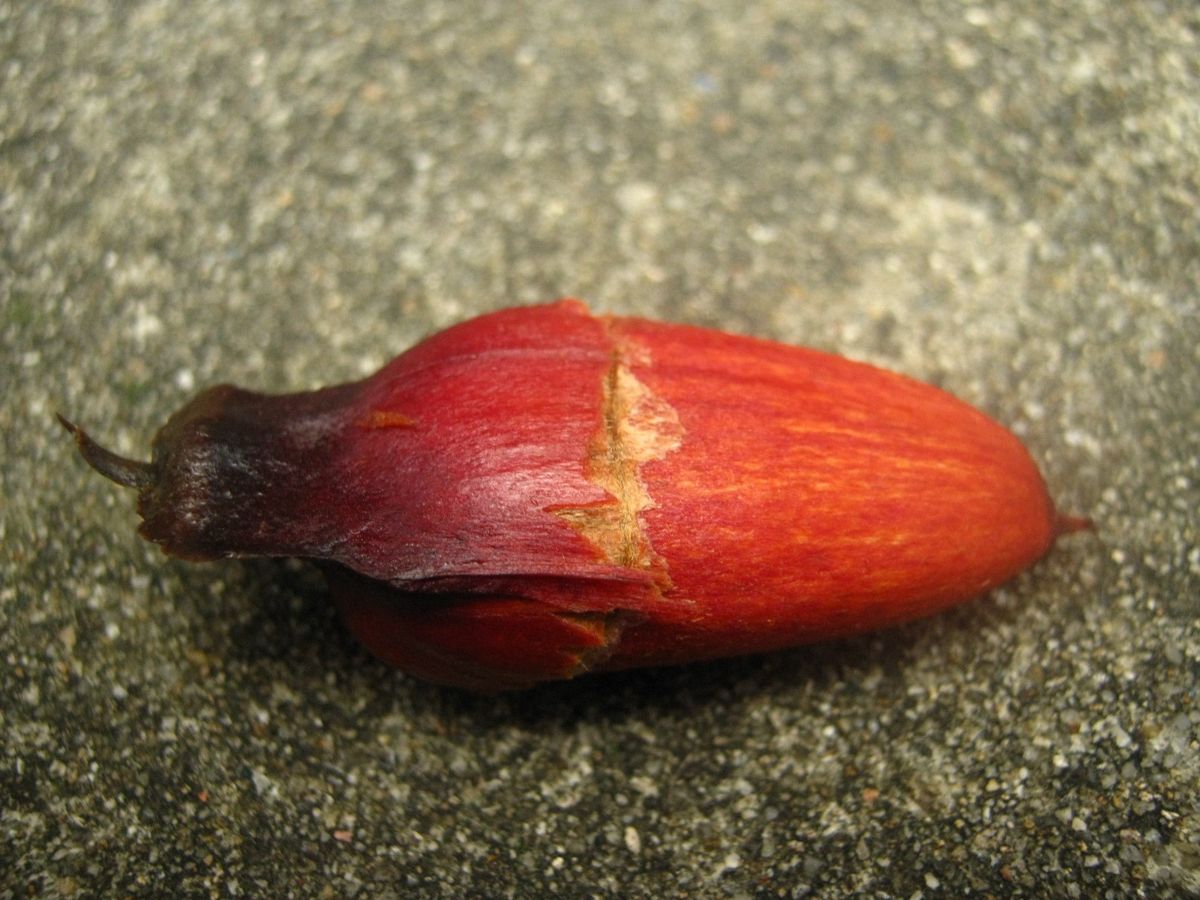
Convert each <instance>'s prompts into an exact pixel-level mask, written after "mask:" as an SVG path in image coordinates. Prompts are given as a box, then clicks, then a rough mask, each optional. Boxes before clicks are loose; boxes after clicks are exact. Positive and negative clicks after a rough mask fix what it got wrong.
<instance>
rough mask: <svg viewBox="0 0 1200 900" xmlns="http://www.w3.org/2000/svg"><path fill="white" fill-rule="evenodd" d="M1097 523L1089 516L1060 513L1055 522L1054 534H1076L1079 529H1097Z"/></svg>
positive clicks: (1057, 535) (1056, 535)
mask: <svg viewBox="0 0 1200 900" xmlns="http://www.w3.org/2000/svg"><path fill="white" fill-rule="evenodd" d="M1095 530H1096V523H1095V522H1093V521H1092V520H1091V519H1089V518H1088V517H1087V516H1064V515H1059V516H1058V518H1057V519H1056V520H1055V522H1054V536H1055V537H1059V536H1061V535H1064V534H1074V533H1075V532H1077V531H1095Z"/></svg>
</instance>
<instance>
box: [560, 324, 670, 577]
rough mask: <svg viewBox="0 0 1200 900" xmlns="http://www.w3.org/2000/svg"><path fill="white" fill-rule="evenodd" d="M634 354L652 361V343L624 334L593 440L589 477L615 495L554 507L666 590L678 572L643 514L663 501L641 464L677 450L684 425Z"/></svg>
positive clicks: (603, 550) (606, 554)
mask: <svg viewBox="0 0 1200 900" xmlns="http://www.w3.org/2000/svg"><path fill="white" fill-rule="evenodd" d="M631 360H636V361H637V362H638V363H639V364H641V363H644V362H648V354H647V351H646V350H645V349H644V348H641V347H637V346H634V345H632V344H631V343H630V342H628V341H618V342H617V345H616V347H615V349H614V350H613V358H612V365H611V366H610V367H609V369H608V371H607V373H606V375H605V378H604V384H603V386H602V390H603V401H602V402H603V407H602V408H603V413H604V415H603V423H602V426H601V427H600V428H599V429H597V431H596V433H595V434H594V435H593V437H592V439H591V441H590V442H589V444H588V458H587V475H588V479H589V480H590V481H592V482H593V483H594V484H596V485H599V486H600V487H602V488H604V490H605V491H607V492H608V494H609V495H610V498H611V499H608V500H603V501H600V502H598V503H593V504H589V505H587V506H571V507H560V508H557V509H554V510H553V512H554V514H555V515H557V516H559V517H560V518H561V519H563V520H564V521H566V522H567V523H568V524H570V525H571V526H572V527H573V528H575V530H576V531H578V532H579V533H580V534H581V535H582V536H583V537H584V538H586V539H587V541H588V542H589V543H590V544H592V546H594V547H595V548H596V549H597V550H598V551H599V553H600V554H601V556H602V557H603V558H604V559H605V560H606V561H607V562H610V563H613V564H614V565H619V566H624V567H627V568H631V569H640V570H643V571H648V572H650V573H651V574H652V575H653V577H654V583H655V585H656V587H657V588H658V589H659V590H660V591H662V590H665V589H666V588H667V587H669V586H670V579H669V577H668V575H667V565H666V561H665V560H664V559H662V557H660V556H659V555H658V554H657V553H655V552H654V548H653V547H652V546H651V545H650V541H649V539H648V538H647V537H646V533H645V528H644V525H643V522H642V520H641V514H642V513H643V512H644V511H645V510H648V509H653V508H654V505H655V504H654V500H653V498H651V496H650V492H649V491H648V490H647V489H646V484H645V482H644V481H643V480H642V474H641V468H642V466H643V465H644V464H645V463H647V462H650V461H652V460H657V459H662V458H663V457H665V456H666V455H667V454H668V453H671V452H672V451H674V450H677V449H678V448H679V447H680V445H681V444H682V442H683V436H684V429H683V426H682V425H681V424H680V422H679V416H678V414H676V412H675V410H674V408H673V407H672V406H671V405H670V404H669V403H667V401H665V400H664V399H662V398H661V397H659V396H657V395H656V394H654V393H653V392H652V391H651V390H650V389H649V388H648V387H646V385H645V384H643V383H642V382H641V381H640V380H639V379H638V378H637V376H636V375H634V374H633V370H632V369H631V368H630V361H631Z"/></svg>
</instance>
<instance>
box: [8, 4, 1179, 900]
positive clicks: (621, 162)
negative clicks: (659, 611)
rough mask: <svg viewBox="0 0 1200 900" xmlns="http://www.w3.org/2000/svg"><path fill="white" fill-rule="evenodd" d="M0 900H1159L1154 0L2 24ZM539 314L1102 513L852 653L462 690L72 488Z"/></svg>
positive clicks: (1162, 447)
mask: <svg viewBox="0 0 1200 900" xmlns="http://www.w3.org/2000/svg"><path fill="white" fill-rule="evenodd" d="M0 41H2V44H0V46H2V50H0V241H2V253H3V256H2V258H0V304H2V307H0V316H2V318H0V382H2V384H3V387H2V389H0V395H2V399H0V440H2V441H3V457H2V459H0V477H2V479H3V495H2V500H0V502H2V504H3V506H2V507H0V517H2V518H0V542H2V543H0V621H2V628H0V733H2V735H3V738H2V744H0V897H27V896H41V897H59V896H64V897H69V896H77V895H78V896H97V895H99V896H124V895H151V894H157V893H159V892H160V891H161V889H162V887H163V886H164V885H166V886H170V887H171V888H172V889H173V890H174V891H176V892H178V893H179V894H180V895H189V896H205V895H209V896H221V897H224V896H240V895H244V896H261V895H272V896H329V897H344V896H355V895H357V896H371V897H376V896H383V897H386V896H395V897H400V896H405V897H407V896H438V895H441V896H462V895H467V894H469V895H473V896H483V895H487V896H517V897H534V896H539V895H544V894H548V893H550V892H555V893H557V894H559V895H562V896H585V895H596V896H631V897H651V896H653V897H660V896H715V897H721V896H764V897H768V896H820V897H836V896H841V895H844V894H847V893H850V892H856V893H859V894H860V895H863V896H878V897H885V896H886V897H901V898H911V897H939V896H946V897H961V896H968V895H970V896H986V895H992V896H1009V895H1012V896H1028V897H1034V896H1055V897H1125V896H1172V895H1180V894H1183V895H1186V894H1189V893H1190V894H1192V895H1196V894H1198V893H1200V753H1198V752H1197V751H1198V737H1200V704H1198V703H1197V676H1198V673H1200V632H1198V629H1197V621H1198V613H1200V599H1198V598H1200V537H1198V527H1197V512H1196V511H1197V508H1198V507H1200V473H1198V465H1197V464H1198V461H1200V437H1198V436H1200V412H1198V409H1200V403H1198V400H1200V359H1198V355H1197V349H1196V346H1197V335H1198V334H1200V327H1198V325H1200V323H1198V312H1200V300H1198V291H1200V289H1198V287H1197V286H1198V285H1200V213H1198V210H1200V176H1198V173H1200V99H1198V98H1200V47H1197V43H1198V41H1200V17H1198V14H1197V12H1196V7H1195V6H1194V4H1191V3H1185V2H1180V3H1165V2H1164V3H1151V2H1147V3H1138V4H1119V3H1101V2H1087V0H1083V2H1078V0H1070V2H1068V0H1051V2H1046V0H996V2H989V3H981V4H979V5H975V6H971V5H962V4H959V3H956V2H950V0H944V2H943V0H928V2H918V3H908V2H897V3H833V4H826V3H816V2H777V3H772V2H751V3H747V2H744V0H705V2H689V3H684V2H659V3H627V2H614V3H598V2H597V3H574V2H569V0H543V2H536V3H533V2H529V3H524V2H512V3H478V4H475V3H450V2H424V3H420V2H405V3H393V4H375V3H366V2H339V3H332V2H330V3H324V2H318V0H301V2H295V3H272V4H265V3H257V2H250V0H234V2H228V3H184V2H146V3H119V4H117V3H114V4H104V3H58V4H50V3H6V2H0ZM562 294H575V295H579V296H583V297H586V298H588V299H589V300H590V301H591V302H592V303H593V305H594V306H595V307H596V308H598V309H601V310H605V311H620V312H631V313H638V314H644V315H652V316H658V317H664V318H670V319H676V320H682V321H689V322H694V323H701V324H712V325H719V326H722V327H725V328H729V329H733V330H741V331H746V332H752V333H755V334H759V335H763V336H768V337H775V338H779V339H783V340H787V341H792V342H804V343H808V344H812V345H816V346H820V347H824V348H829V349H835V350H839V351H842V352H845V353H847V354H849V355H852V356H855V357H858V358H862V359H867V360H871V361H873V362H877V363H880V364H884V365H887V366H890V367H892V368H895V369H899V370H902V371H904V372H907V373H910V374H912V375H915V376H918V377H921V378H925V379H928V380H932V381H934V382H937V383H939V384H941V385H943V386H945V387H947V388H949V389H950V390H952V391H954V392H956V393H958V394H959V395H961V396H963V397H964V398H966V399H968V400H970V401H972V402H974V403H976V404H978V405H980V406H981V407H983V408H984V409H986V410H988V411H989V412H991V413H992V414H994V415H995V416H997V417H998V418H999V419H1001V420H1002V421H1004V422H1006V423H1008V424H1010V425H1011V426H1012V427H1013V428H1014V429H1016V430H1017V432H1018V433H1019V434H1021V436H1022V437H1023V438H1024V439H1025V440H1026V441H1027V443H1028V445H1029V447H1030V448H1031V450H1032V452H1033V454H1034V455H1035V457H1036V458H1037V459H1038V460H1039V462H1040V463H1041V464H1042V466H1043V468H1044V471H1045V473H1046V476H1047V479H1048V481H1049V483H1050V484H1051V485H1052V488H1053V491H1054V493H1055V495H1056V496H1057V498H1058V499H1059V501H1060V503H1061V505H1062V506H1064V507H1065V508H1067V509H1069V510H1073V511H1079V512H1083V513H1088V514H1090V515H1092V516H1094V517H1095V519H1096V520H1097V522H1098V523H1099V532H1098V534H1097V535H1094V536H1082V537H1075V538H1072V539H1071V540H1069V541H1065V542H1063V543H1062V544H1061V545H1060V547H1059V548H1058V549H1057V550H1055V552H1054V553H1053V554H1052V555H1051V556H1050V557H1049V558H1048V559H1047V560H1046V561H1044V562H1043V563H1042V564H1040V565H1039V566H1037V567H1036V568H1035V569H1033V570H1032V571H1031V572H1029V573H1027V574H1026V575H1024V576H1022V577H1021V578H1019V579H1018V580H1017V581H1016V582H1014V583H1013V584H1011V585H1009V586H1008V587H1006V588H1004V589H1003V590H1000V591H997V592H996V593H994V594H993V595H991V596H990V597H987V598H985V599H983V600H981V601H979V602H976V603H973V604H971V605H968V606H966V607H963V608H961V609H960V610H958V611H956V612H954V613H952V614H949V615H945V616H942V617H940V618H937V619H935V620H933V621H928V622H924V623H919V624H916V625H913V626H909V627H906V628H903V629H900V630H897V631H894V632H890V633H886V634H880V635H875V636H870V637H867V638H863V639H860V640H855V641H849V642H843V643H838V644H833V645H828V646H821V647H817V648H810V649H800V650H796V651H794V652H788V653H782V654H777V655H774V656H771V657H768V658H758V659H746V660H738V661H730V662H723V663H717V664H712V665H705V666H693V667H689V668H686V669H679V670H671V671H657V672H643V673H633V674H629V675H623V676H616V677H605V678H597V679H591V680H586V679H585V680H583V681H580V682H577V683H573V684H567V685H562V686H554V687H551V688H546V689H541V690H537V691H534V692H532V693H528V694H523V695H517V696H506V697H503V698H501V699H498V700H497V699H477V698H473V697H469V696H463V695H461V694H458V693H455V692H453V691H448V690H441V689H437V688H431V687H429V686H426V685H424V684H420V683H417V682H414V681H412V680H410V679H408V678H406V677H404V676H402V675H398V674H396V673H394V672H391V671H389V670H387V669H385V668H383V667H382V666H380V665H378V664H376V663H374V662H373V661H371V660H370V659H369V658H367V657H366V656H365V655H364V654H363V653H362V652H360V651H359V650H357V649H356V648H355V647H354V646H353V645H352V644H351V642H350V641H349V640H348V638H347V637H346V636H345V635H344V634H343V633H342V631H341V630H340V628H339V625H338V622H337V620H336V617H335V615H334V614H333V613H332V612H331V610H330V609H329V607H328V605H327V602H326V594H325V592H324V589H323V587H322V585H321V583H320V581H319V579H318V578H317V577H316V576H315V575H314V574H313V573H312V572H310V571H309V570H308V569H306V568H304V567H301V566H299V565H289V564H278V563H250V564H244V563H236V562H230V563H227V564H212V565H206V566H200V567H189V566H187V565H185V564H181V563H176V562H172V561H168V560H166V559H164V558H162V557H161V556H160V554H159V553H158V552H157V551H156V550H155V549H154V548H152V547H150V546H147V545H145V544H143V543H141V542H140V541H139V540H138V539H137V538H136V536H135V535H134V525H135V521H136V517H135V515H134V512H133V509H132V497H130V496H129V495H127V494H126V493H124V492H120V491H118V489H116V488H115V487H112V486H109V485H107V484H106V483H104V482H102V481H101V480H99V479H98V478H96V477H94V476H91V475H89V473H87V472H86V471H85V470H84V469H83V467H82V465H81V464H80V463H79V461H78V460H77V459H75V458H74V456H73V454H72V449H71V447H70V444H69V441H68V440H67V439H66V438H65V436H64V435H63V434H62V433H61V432H60V431H59V430H58V429H57V426H55V425H54V424H53V423H52V421H51V412H52V411H53V410H55V409H62V410H64V411H69V412H70V413H71V414H73V415H74V416H76V417H78V419H79V420H81V421H82V422H84V423H86V424H88V425H89V426H91V427H92V428H94V429H95V430H96V432H97V433H98V434H99V435H102V436H103V437H105V438H106V439H108V440H109V441H110V442H111V443H112V444H114V445H115V446H116V448H117V449H119V450H121V451H123V452H127V453H132V454H138V453H141V452H143V451H144V448H145V446H146V443H147V441H148V439H149V437H150V435H151V434H152V433H153V430H154V428H155V427H156V426H157V425H158V424H160V423H161V422H162V421H163V419H164V418H165V417H166V415H167V414H168V413H169V412H171V411H172V410H173V409H174V408H175V407H176V406H178V405H179V404H180V403H181V402H182V401H183V400H184V399H185V398H186V397H188V396H189V395H190V394H191V393H192V392H193V391H194V390H196V389H198V388H199V387H201V386H203V385H205V384H208V383H211V382H215V381H218V380H233V381H237V382H239V383H243V384H245V385H247V386H254V387H259V388H264V389H272V390H288V389H298V388H303V387H311V386H315V385H318V384H324V383H327V382H332V381H336V380H340V379H347V378H352V377H356V376H358V375H360V374H362V373H365V372H368V371H370V370H372V369H374V368H375V367H376V366H377V365H379V364H380V363H382V362H383V361H384V360H386V359H387V358H388V357H390V356H391V355H392V354H394V353H396V352H398V351H400V350H402V349H403V348H405V347H406V346H408V345H409V344H411V343H412V342H413V341H415V340H416V339H417V338H418V337H420V336H421V335H423V334H426V333H428V332H430V331H431V330H434V329H436V328H439V327H441V326H444V325H446V324H448V323H450V322H452V321H455V320H458V319H460V318H463V317H465V316H467V315H469V314H472V313H475V312H479V311H483V310H485V309H491V308H494V307H498V306H502V305H507V304H513V303H518V302H528V301H535V300H543V299H549V298H552V297H555V296H558V295H562Z"/></svg>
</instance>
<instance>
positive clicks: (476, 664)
mask: <svg viewBox="0 0 1200 900" xmlns="http://www.w3.org/2000/svg"><path fill="white" fill-rule="evenodd" d="M63 421H64V425H66V426H67V427H68V428H69V429H71V430H72V432H73V433H74V434H75V436H76V439H77V440H78V442H79V447H80V450H81V452H82V453H83V455H84V457H85V459H87V461H88V462H89V463H90V464H92V465H93V466H94V467H95V468H97V469H98V470H99V471H100V472H101V473H102V474H105V475H107V476H108V477H110V478H112V479H113V480H115V481H117V482H119V483H121V484H125V485H128V486H133V487H137V488H138V489H139V503H138V507H139V511H140V512H141V514H142V517H143V524H142V528H141V533H142V535H143V536H144V537H146V538H148V539H149V540H152V541H154V542H156V543H158V544H160V545H161V546H162V547H163V549H164V550H165V551H166V552H168V553H171V554H174V555H177V556H182V557H185V558H188V559H212V558H216V557H224V556H248V555H265V556H300V557H306V558H310V559H314V560H317V561H319V562H320V563H321V564H322V565H323V567H324V568H325V570H326V573H327V575H328V577H329V581H330V584H331V587H332V589H333V593H334V595H335V596H336V598H337V600H338V602H339V604H340V606H341V608H342V610H343V612H344V614H345V617H346V620H347V622H348V624H349V626H350V628H351V629H352V630H353V631H354V633H355V634H356V635H357V636H358V637H359V638H360V639H361V640H362V641H363V643H364V644H366V645H367V647H368V648H370V649H371V650H372V651H373V652H374V653H376V654H377V655H379V656H380V657H382V658H383V659H385V660H387V661H388V662H390V663H393V664H395V665H397V666H400V667H402V668H404V669H406V670H408V671H411V672H413V673H415V674H418V675H422V676H424V677H426V678H429V679H431V680H434V681H439V682H444V683H449V684H457V685H462V686H465V687H472V688H478V689H483V690H495V689H501V688H513V687H524V686H528V685H531V684H534V683H537V682H539V681H545V680H550V679H556V678H569V677H571V676H573V675H577V674H580V673H582V672H585V671H600V670H605V669H617V668H626V667H633V666H645V665H658V664H664V663H678V662H684V661H688V660H695V659H704V658H710V657H718V656H726V655H731V654H737V653H747V652H758V651H765V650H772V649H776V648H780V647H786V646H791V645H794V644H799V643H803V642H806V641H813V640H821V639H826V638H832V637H837V636H842V635H847V634H852V633H855V632H860V631H864V630H867V629H871V628H877V627H880V626H885V625H891V624H894V623H897V622H902V621H905V620H908V619H912V618H915V617H918V616H922V615H927V614H929V613H933V612H936V611H938V610H940V609H943V608H945V607H947V606H949V605H951V604H954V603H957V602H959V601H962V600H965V599H968V598H970V597H972V596H975V595H977V594H979V593H982V592H984V591H986V590H988V589H990V588H992V587H994V586H996V585H998V584H1001V583H1002V582H1004V581H1006V580H1008V579H1009V578H1011V577H1012V576H1013V575H1015V574H1016V573H1017V572H1018V571H1020V570H1021V569H1023V568H1024V567H1026V566H1028V565H1029V564H1030V563H1032V562H1033V561H1035V560H1036V559H1038V558H1039V557H1040V556H1042V555H1043V554H1044V553H1045V552H1046V551H1047V550H1048V549H1049V547H1050V546H1051V544H1052V543H1053V541H1054V539H1055V537H1056V536H1057V535H1059V534H1062V533H1066V532H1070V531H1075V530H1078V529H1080V528H1084V527H1088V526H1089V525H1090V523H1088V522H1087V520H1084V519H1078V518H1072V517H1063V516H1059V515H1058V514H1057V513H1056V512H1055V509H1054V505H1053V503H1052V502H1051V500H1050V498H1049V496H1048V494H1047V492H1046V488H1045V485H1044V484H1043V482H1042V479H1041V476H1040V475H1039V473H1038V471H1037V468H1036V466H1035V465H1034V463H1033V461H1032V460H1031V459H1030V457H1029V455H1028V453H1027V452H1026V451H1025V449H1024V448H1023V447H1022V446H1021V444H1020V442H1019V441H1018V440H1017V439H1016V438H1015V437H1013V436H1012V435H1011V434H1010V433H1009V432H1008V431H1006V430H1005V429H1004V428H1003V427H1001V426H1000V425H998V424H997V423H995V422H994V421H992V420H991V419H989V418H988V417H986V416H985V415H983V414H982V413H980V412H978V411H977V410H975V409H973V408H972V407H970V406H968V405H966V404H964V403H962V402H961V401H959V400H956V399H955V398H953V397H951V396H950V395H949V394H946V393H944V392H943V391H940V390H938V389H936V388H933V387H930V386H928V385H924V384H920V383H918V382H915V381H912V380H911V379H908V378H905V377H903V376H900V375H896V374H893V373H890V372H885V371H882V370H880V369H876V368H873V367H871V366H867V365H863V364H861V363H855V362H850V361H848V360H845V359H842V358H840V357H837V356H832V355H829V354H826V353H820V352H817V351H814V350H806V349H802V348H796V347H788V346H784V345H781V344H776V343H771V342H768V341H761V340H756V339H754V338H748V337H737V336H733V335H728V334H723V333H720V332H716V331H710V330H705V329H700V328H692V327H688V326H682V325H667V324H661V323H656V322H649V321H645V320H641V319H627V318H615V317H599V316H594V315H592V314H590V313H589V312H588V311H587V309H586V307H584V306H583V304H581V303H579V302H578V301H562V302H559V303H555V304H551V305H547V306H538V307H528V308H517V309H510V310H505V311H503V312H498V313H493V314H491V315H486V316H481V317H479V318H477V319H473V320H471V321H469V322H465V323H463V324H461V325H458V326H456V327H454V328H451V329H448V330H447V331H444V332H442V333H440V334H437V335H434V336H433V337H431V338H429V339H428V340H426V341H424V342H423V343H421V344H418V345H417V346H415V347H413V348H412V349H411V350H409V351H408V352H406V353H404V354H402V355H401V356H399V357H397V358H396V359H395V360H393V361H392V362H391V363H389V364H388V365H387V366H385V367H384V368H383V369H382V370H381V371H379V372H378V373H376V374H375V375H373V376H372V377H370V378H368V379H366V380H364V381H360V382H356V383H353V384H347V385H341V386H338V387H332V388H327V389H324V390H321V391H314V392H310V393H302V394H292V395H284V396H264V395H261V394H254V393H250V392H247V391H243V390H240V389H237V388H234V387H230V386H228V385H224V386H219V387H215V388H211V389H209V390H207V391H205V392H204V393H202V394H200V395H199V396H198V397H197V398H196V399H195V400H193V401H192V402H191V403H190V404H188V405H187V406H185V407H184V408H183V409H182V410H181V411H180V412H179V413H177V414H176V415H175V416H174V417H172V418H171V420H170V421H168V422H167V424H166V426H165V427H164V428H163V429H162V430H161V431H160V432H159V434H158V435H157V437H156V438H155V442H154V457H153V460H152V461H151V462H149V463H137V462H132V461H129V460H124V459H121V458H120V457H117V456H115V455H113V454H111V453H109V452H108V451H105V450H103V449H102V448H100V447H99V446H98V445H96V444H94V443H93V442H92V441H91V440H90V439H89V438H88V437H87V435H86V434H84V433H83V432H82V431H81V430H79V429H77V428H75V427H74V426H72V425H70V424H69V423H67V422H66V421H65V420H63Z"/></svg>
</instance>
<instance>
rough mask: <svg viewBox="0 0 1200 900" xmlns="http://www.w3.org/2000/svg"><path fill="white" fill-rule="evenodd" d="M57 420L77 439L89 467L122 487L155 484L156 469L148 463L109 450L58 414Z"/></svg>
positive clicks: (80, 451)
mask: <svg viewBox="0 0 1200 900" xmlns="http://www.w3.org/2000/svg"><path fill="white" fill-rule="evenodd" d="M54 415H55V418H57V419H58V421H59V424H61V425H62V427H63V428H65V429H66V430H67V431H68V432H70V433H71V435H72V436H73V437H74V438H75V444H76V446H78V447H79V455H80V456H82V457H83V461H84V462H86V463H87V464H88V465H89V466H91V467H92V468H93V469H95V470H96V471H97V472H99V473H100V474H101V475H103V476H104V477H105V478H107V479H108V480H109V481H115V482H116V483H117V484H119V485H121V486H122V487H132V488H143V487H146V486H148V485H150V484H153V483H154V468H153V466H152V465H151V464H150V463H148V462H142V461H140V460H136V459H126V458H125V457H124V456H119V455H117V454H116V453H113V452H112V451H111V450H108V449H106V448H104V447H102V446H100V445H99V444H97V443H96V442H95V441H93V440H92V439H91V437H90V436H89V435H88V433H87V432H86V431H84V430H83V429H82V428H80V427H79V426H78V425H76V424H75V423H74V422H72V421H71V420H70V419H68V418H67V417H66V416H64V415H63V414H62V413H59V412H56V413H55V414H54Z"/></svg>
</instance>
